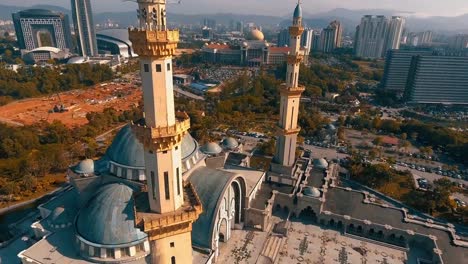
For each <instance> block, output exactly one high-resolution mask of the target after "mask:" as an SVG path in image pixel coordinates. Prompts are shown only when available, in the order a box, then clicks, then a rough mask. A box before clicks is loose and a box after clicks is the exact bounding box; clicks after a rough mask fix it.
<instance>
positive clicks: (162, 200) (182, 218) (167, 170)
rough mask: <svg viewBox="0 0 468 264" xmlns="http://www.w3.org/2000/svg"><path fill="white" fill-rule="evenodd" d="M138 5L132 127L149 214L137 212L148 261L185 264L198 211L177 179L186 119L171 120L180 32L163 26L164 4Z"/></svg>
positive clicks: (132, 32) (147, 1) (151, 0)
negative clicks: (137, 94)
mask: <svg viewBox="0 0 468 264" xmlns="http://www.w3.org/2000/svg"><path fill="white" fill-rule="evenodd" d="M137 3H138V19H139V26H138V28H136V29H129V38H130V41H132V44H133V48H134V50H135V52H136V53H137V54H138V55H139V56H140V71H141V80H142V86H143V100H144V112H145V118H144V121H143V122H142V123H138V124H134V125H133V127H132V129H133V130H134V131H135V134H136V136H137V138H138V139H139V141H140V142H141V143H142V144H143V146H144V152H145V154H144V163H145V168H146V172H147V174H148V196H147V199H148V203H149V211H145V212H141V213H140V212H138V211H137V212H136V214H137V218H139V217H142V221H145V222H146V223H144V224H143V226H144V228H143V230H142V231H144V232H147V233H148V234H149V235H148V236H149V240H150V243H151V244H150V247H151V252H152V258H151V263H163V264H166V263H167V264H170V263H172V264H174V263H176V261H177V263H188V264H189V263H192V254H191V252H192V243H191V241H192V240H191V231H192V223H193V222H194V221H196V220H197V219H198V216H199V214H200V213H201V208H198V209H197V208H196V205H195V204H191V199H190V197H195V196H196V193H195V191H194V190H193V189H192V190H191V191H190V190H187V188H184V182H183V179H182V168H183V164H182V158H181V157H182V156H181V155H182V154H181V151H182V147H181V143H182V139H183V138H184V136H185V135H187V133H188V129H189V128H190V119H189V117H188V115H187V114H182V115H180V116H176V113H175V107H174V93H173V83H172V56H173V55H174V52H175V50H176V48H177V43H178V42H179V31H178V30H170V29H168V28H167V21H166V0H137ZM187 192H188V193H187ZM187 206H189V207H191V208H192V209H187Z"/></svg>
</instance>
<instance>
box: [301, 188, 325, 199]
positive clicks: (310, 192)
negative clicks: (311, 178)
mask: <svg viewBox="0 0 468 264" xmlns="http://www.w3.org/2000/svg"><path fill="white" fill-rule="evenodd" d="M303 193H304V195H306V196H310V197H315V198H318V197H320V195H321V194H320V191H319V189H317V188H315V187H309V186H308V187H305V188H304V191H303Z"/></svg>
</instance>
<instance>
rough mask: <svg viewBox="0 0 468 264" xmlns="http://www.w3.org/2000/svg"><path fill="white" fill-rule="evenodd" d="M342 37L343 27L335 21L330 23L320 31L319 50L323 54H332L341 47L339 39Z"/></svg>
mask: <svg viewBox="0 0 468 264" xmlns="http://www.w3.org/2000/svg"><path fill="white" fill-rule="evenodd" d="M342 36H343V27H342V26H341V23H340V22H339V21H337V20H335V21H332V22H331V23H330V25H328V27H326V28H324V29H323V30H322V34H321V36H320V41H321V50H322V51H323V52H332V51H333V50H335V49H336V48H339V47H341V38H342Z"/></svg>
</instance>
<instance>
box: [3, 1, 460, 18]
mask: <svg viewBox="0 0 468 264" xmlns="http://www.w3.org/2000/svg"><path fill="white" fill-rule="evenodd" d="M273 1H276V2H277V3H276V4H270V5H268V6H266V5H264V2H263V1H262V0H253V1H250V3H249V4H250V5H251V8H249V9H245V8H242V6H243V3H242V2H232V1H228V0H219V1H216V3H217V5H216V6H214V5H213V3H214V1H213V0H199V1H196V2H195V1H193V0H185V1H182V4H181V5H179V6H178V7H172V8H171V10H173V11H174V12H177V13H186V14H194V13H196V12H197V10H204V11H206V12H207V13H222V12H232V11H233V10H236V9H237V10H238V13H242V14H249V13H256V14H262V15H265V14H271V15H277V16H286V15H289V14H288V13H284V10H287V9H286V8H287V7H288V6H289V5H291V4H292V3H293V2H295V1H293V0H291V1H278V0H273ZM175 2H176V1H174V3H175ZM430 2H431V3H428V1H423V0H413V1H411V2H410V3H407V1H404V0H394V1H389V0H385V1H379V2H376V1H370V0H351V1H347V2H341V1H337V0H330V1H322V2H304V3H303V4H302V5H303V8H304V12H305V13H307V14H314V13H320V12H327V11H330V10H333V9H335V8H346V9H391V10H396V11H400V12H403V13H405V14H411V15H415V16H459V15H463V14H468V3H467V2H466V1H464V0H453V1H450V3H447V2H443V1H436V0H430ZM117 3H118V5H117ZM2 4H5V5H16V6H18V5H19V6H25V7H28V6H33V5H37V4H46V5H57V6H61V7H65V8H67V9H70V4H69V2H68V1H62V0H30V1H28V2H27V3H24V2H23V3H21V2H20V3H19V2H17V1H15V0H4V1H2ZM92 4H93V6H94V7H95V12H119V11H128V10H131V9H132V8H135V7H136V4H135V3H134V2H131V1H121V0H101V1H92ZM244 10H245V11H244ZM252 10H255V12H253V11H252Z"/></svg>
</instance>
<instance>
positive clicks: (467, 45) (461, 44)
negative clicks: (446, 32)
mask: <svg viewBox="0 0 468 264" xmlns="http://www.w3.org/2000/svg"><path fill="white" fill-rule="evenodd" d="M449 48H451V49H456V50H462V49H468V34H458V35H456V36H454V37H452V39H451V40H450V42H449Z"/></svg>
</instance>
